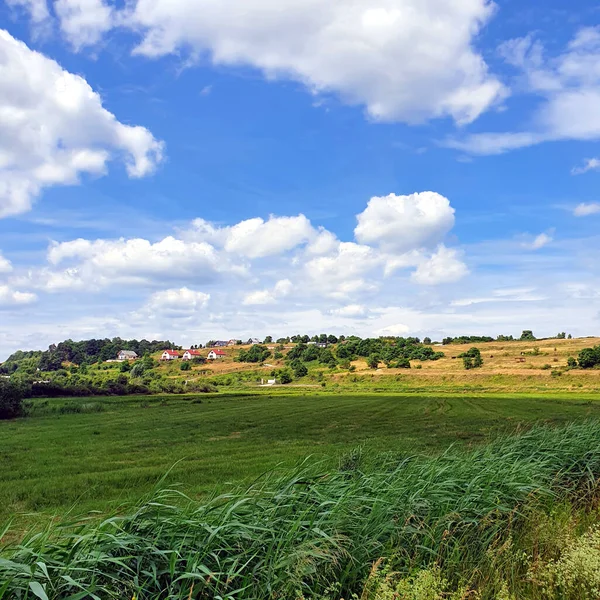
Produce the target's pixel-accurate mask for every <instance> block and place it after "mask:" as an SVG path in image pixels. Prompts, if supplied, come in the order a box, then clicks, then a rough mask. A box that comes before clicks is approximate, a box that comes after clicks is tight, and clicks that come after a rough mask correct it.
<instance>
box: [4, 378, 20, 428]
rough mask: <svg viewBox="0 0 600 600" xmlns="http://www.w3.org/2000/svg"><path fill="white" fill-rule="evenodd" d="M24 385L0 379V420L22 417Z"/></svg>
mask: <svg viewBox="0 0 600 600" xmlns="http://www.w3.org/2000/svg"><path fill="white" fill-rule="evenodd" d="M26 391H27V390H26V387H25V385H23V384H21V383H19V382H16V381H13V380H11V379H5V378H2V379H0V420H3V419H14V418H16V417H20V416H22V415H23V398H24V397H25V395H26Z"/></svg>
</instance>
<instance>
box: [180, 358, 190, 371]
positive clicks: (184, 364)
mask: <svg viewBox="0 0 600 600" xmlns="http://www.w3.org/2000/svg"><path fill="white" fill-rule="evenodd" d="M179 369H180V370H181V371H191V370H192V365H191V363H190V362H189V361H188V360H183V361H181V364H180V365H179Z"/></svg>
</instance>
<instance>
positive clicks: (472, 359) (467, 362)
mask: <svg viewBox="0 0 600 600" xmlns="http://www.w3.org/2000/svg"><path fill="white" fill-rule="evenodd" d="M459 358H462V359H463V365H464V367H465V369H467V370H469V369H477V368H478V367H481V366H483V358H481V352H480V351H479V348H471V349H470V350H468V351H467V352H464V353H463V354H460V355H459Z"/></svg>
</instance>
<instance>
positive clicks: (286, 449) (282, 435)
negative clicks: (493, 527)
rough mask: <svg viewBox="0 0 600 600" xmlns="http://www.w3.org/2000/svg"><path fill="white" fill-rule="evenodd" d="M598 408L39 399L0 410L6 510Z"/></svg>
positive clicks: (289, 397)
mask: <svg viewBox="0 0 600 600" xmlns="http://www.w3.org/2000/svg"><path fill="white" fill-rule="evenodd" d="M61 407H63V408H62V409H61ZM76 410H80V411H81V412H73V411H76ZM61 412H62V413H64V414H61ZM45 413H46V414H45ZM589 417H600V402H597V401H595V400H594V399H593V396H589V397H587V396H585V395H578V396H571V397H569V396H560V395H558V396H552V395H546V396H543V397H536V396H534V395H513V396H508V395H505V396H489V395H488V396H480V397H477V396H452V395H385V394H341V393H340V394H328V393H322V392H319V391H316V392H313V391H312V390H311V391H310V392H308V391H307V392H306V395H302V394H301V393H300V391H299V390H295V393H286V394H283V393H262V394H256V395H241V394H240V395H234V394H231V395H226V394H220V395H211V396H202V397H199V396H197V397H191V396H180V397H164V398H157V397H152V398H148V397H141V398H140V397H126V398H109V399H93V400H91V399H89V398H88V399H81V400H72V399H69V400H60V399H57V400H49V401H38V405H37V407H36V409H35V411H34V414H33V416H31V417H28V418H26V419H20V420H16V421H12V422H0V458H1V460H0V521H4V520H6V519H8V518H9V517H11V516H15V515H21V516H20V517H18V518H17V521H16V523H17V524H18V523H21V522H22V523H25V524H28V523H31V522H34V521H35V519H36V517H35V516H33V515H32V514H30V513H43V515H48V514H64V513H65V512H66V511H67V510H68V509H70V508H71V507H75V511H76V512H77V513H80V512H82V511H87V510H92V509H94V510H100V511H107V510H110V509H111V508H114V507H115V506H116V505H118V504H119V503H122V502H129V501H131V500H135V499H138V498H139V497H140V496H141V495H142V494H143V493H145V492H147V491H148V490H150V489H151V488H152V487H153V486H154V485H155V484H156V482H157V481H158V480H159V479H160V478H161V477H162V476H163V475H165V473H166V472H167V471H168V470H169V469H171V468H172V470H171V471H170V474H169V476H168V479H167V481H168V483H169V484H174V483H181V484H183V486H184V487H183V489H184V490H185V491H186V492H188V493H190V494H192V495H198V494H205V493H207V492H209V491H211V490H213V489H215V488H221V489H223V488H224V487H225V486H226V485H227V484H228V483H229V482H232V483H239V482H241V481H243V480H246V481H247V480H250V479H252V478H255V477H257V476H259V475H261V474H262V473H264V472H265V471H267V470H269V469H272V468H274V467H276V466H277V465H285V466H290V465H292V464H294V463H296V462H297V461H300V460H302V459H304V458H305V457H306V456H308V455H314V456H315V458H320V459H324V460H329V461H337V460H338V459H339V457H340V456H341V455H342V454H343V453H345V452H348V451H350V450H352V449H354V448H356V447H357V446H363V447H365V449H367V450H373V451H378V452H380V451H385V452H388V451H389V452H398V453H437V452H439V451H441V450H444V449H446V448H447V447H448V446H449V445H451V444H453V443H460V444H470V443H478V442H481V441H484V440H486V439H489V438H490V437H493V436H495V435H496V434H497V433H499V432H504V431H513V430H515V429H517V428H519V427H520V426H521V425H523V424H529V423H533V422H538V421H544V422H551V423H562V422H566V421H575V420H581V419H585V418H589ZM23 515H25V516H23Z"/></svg>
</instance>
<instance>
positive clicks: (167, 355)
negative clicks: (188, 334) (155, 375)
mask: <svg viewBox="0 0 600 600" xmlns="http://www.w3.org/2000/svg"><path fill="white" fill-rule="evenodd" d="M176 358H179V352H177V350H165V351H164V352H163V353H162V355H161V357H160V360H175V359H176Z"/></svg>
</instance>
